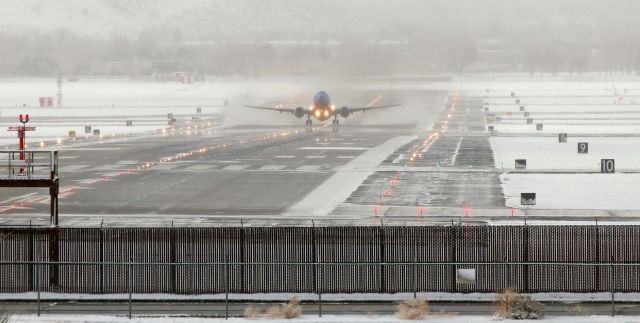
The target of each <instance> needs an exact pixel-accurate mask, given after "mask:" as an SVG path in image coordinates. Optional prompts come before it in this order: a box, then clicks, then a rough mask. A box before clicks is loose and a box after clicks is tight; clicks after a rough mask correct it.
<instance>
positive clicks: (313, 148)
mask: <svg viewBox="0 0 640 323" xmlns="http://www.w3.org/2000/svg"><path fill="white" fill-rule="evenodd" d="M298 149H300V150H369V148H367V147H300V148H298Z"/></svg>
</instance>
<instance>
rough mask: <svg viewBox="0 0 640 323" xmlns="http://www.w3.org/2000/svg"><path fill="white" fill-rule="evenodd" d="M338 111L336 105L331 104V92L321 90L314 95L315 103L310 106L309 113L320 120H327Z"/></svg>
mask: <svg viewBox="0 0 640 323" xmlns="http://www.w3.org/2000/svg"><path fill="white" fill-rule="evenodd" d="M335 113H336V107H335V106H333V105H332V104H331V99H330V98H329V94H327V92H325V91H320V92H318V93H316V94H315V95H314V96H313V104H311V106H310V107H309V115H310V116H312V117H314V118H316V119H318V120H319V121H325V120H328V119H329V118H331V117H332V116H333V115H334V114H335Z"/></svg>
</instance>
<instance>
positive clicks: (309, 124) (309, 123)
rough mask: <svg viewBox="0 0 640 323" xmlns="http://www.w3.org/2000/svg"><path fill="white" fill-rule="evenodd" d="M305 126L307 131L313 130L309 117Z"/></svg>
mask: <svg viewBox="0 0 640 323" xmlns="http://www.w3.org/2000/svg"><path fill="white" fill-rule="evenodd" d="M306 126H307V132H311V130H313V122H312V121H311V118H309V119H307V122H306Z"/></svg>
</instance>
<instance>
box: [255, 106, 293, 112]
mask: <svg viewBox="0 0 640 323" xmlns="http://www.w3.org/2000/svg"><path fill="white" fill-rule="evenodd" d="M244 106H245V107H247V108H253V109H260V110H270V111H278V112H289V113H293V111H294V109H290V108H276V107H260V106H254V105H246V104H245V105H244Z"/></svg>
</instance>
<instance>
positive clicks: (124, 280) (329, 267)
mask: <svg viewBox="0 0 640 323" xmlns="http://www.w3.org/2000/svg"><path fill="white" fill-rule="evenodd" d="M225 258H226V260H225V261H224V262H202V263H198V262H180V263H173V262H171V263H169V262H156V263H141V262H134V261H133V260H130V261H129V262H46V261H42V262H39V261H16V262H0V272H3V271H6V267H7V266H10V267H11V266H27V267H30V268H31V269H33V270H34V271H35V273H34V274H33V276H34V277H33V278H34V280H35V286H34V288H33V291H35V292H36V295H35V299H33V301H35V302H36V306H37V314H38V316H39V315H40V309H41V306H40V302H41V301H43V299H42V297H41V292H42V286H46V285H47V282H48V279H47V277H46V272H48V271H51V270H57V267H74V268H75V270H77V271H79V272H82V271H95V270H100V269H101V268H102V269H104V267H113V268H114V271H116V272H119V273H120V277H119V281H120V284H123V285H124V286H126V291H120V293H123V294H126V295H127V297H128V298H127V302H128V316H129V318H131V317H132V308H133V305H132V303H133V301H134V298H133V296H134V295H135V294H136V291H135V289H136V286H137V285H139V282H138V281H137V278H139V277H141V275H146V274H147V273H148V271H149V270H148V268H149V267H158V268H160V271H164V272H165V273H167V275H168V273H169V272H172V271H173V272H175V271H183V270H188V271H197V272H201V273H209V274H210V275H211V276H210V279H211V283H212V284H216V285H219V286H220V287H221V288H220V290H219V291H217V293H209V294H217V295H220V296H221V295H223V294H224V302H225V310H224V317H225V318H228V317H229V302H230V294H232V293H233V292H234V290H233V288H234V287H233V286H237V285H238V281H239V277H238V276H237V275H233V271H237V268H238V267H242V268H247V267H258V268H261V267H262V268H269V270H268V271H269V272H271V273H272V276H273V277H275V276H278V278H276V279H279V278H280V277H286V276H287V274H288V273H289V272H288V269H291V268H301V269H302V271H308V272H309V273H310V274H312V275H313V277H314V279H313V284H312V285H311V286H309V287H310V290H308V291H306V293H310V294H315V295H317V300H316V302H317V305H318V316H322V302H323V301H322V295H323V294H325V295H326V294H327V293H330V291H329V292H328V291H327V290H326V289H325V286H326V285H331V284H333V283H334V281H333V280H336V279H340V278H341V277H339V276H336V272H337V271H338V272H339V271H341V270H345V271H348V269H350V268H351V269H353V268H356V269H358V270H364V271H379V270H383V269H386V270H387V271H388V272H393V271H399V270H402V271H407V272H410V273H411V280H410V281H409V284H407V286H408V288H407V289H406V290H403V291H399V292H408V293H412V294H413V298H417V297H418V294H419V293H423V292H429V290H425V289H420V288H419V287H418V286H419V285H424V284H422V283H421V282H424V281H428V280H438V279H440V278H439V277H438V276H433V275H426V274H425V273H428V272H431V269H432V267H436V268H440V267H447V268H450V269H449V270H452V271H454V272H456V282H455V283H456V284H458V285H470V284H475V283H476V276H475V270H477V269H481V268H493V269H494V271H503V272H504V271H505V268H506V271H509V269H510V268H514V267H522V266H530V267H534V268H539V269H540V270H541V271H543V272H544V271H548V272H563V273H564V275H563V277H554V278H553V279H556V280H558V281H559V282H560V281H561V280H571V279H572V278H573V277H572V272H574V271H581V270H585V269H594V268H598V269H600V271H602V272H608V276H609V277H610V281H609V286H608V287H609V289H608V293H609V294H610V296H611V297H610V299H609V300H607V302H610V304H611V316H615V306H616V303H617V302H621V301H622V300H616V298H615V296H616V292H617V290H618V289H617V287H616V278H615V277H616V271H618V270H620V269H625V268H634V269H635V270H637V269H639V268H640V263H571V262H562V263H554V262H526V263H523V262H397V263H388V262H386V263H383V262H379V263H362V262H315V263H304V262H302V263H301V262H250V263H247V262H243V263H240V262H231V261H228V257H225ZM271 267H273V268H275V269H273V268H271ZM495 267H498V268H497V269H496V268H495ZM540 278H541V279H545V277H540ZM546 278H547V279H548V278H549V277H546ZM264 279H270V278H269V277H264ZM272 279H273V278H272ZM289 279H291V280H295V279H297V277H295V276H290V277H289ZM348 279H352V278H351V277H348ZM391 279H393V277H391ZM504 279H505V282H504V284H502V285H503V287H501V288H499V289H497V290H495V291H494V292H500V290H503V289H509V288H510V286H511V285H510V284H509V277H506V276H505V277H504ZM214 281H215V282H214ZM271 292H274V291H262V293H271ZM276 292H280V291H276ZM293 293H295V291H293ZM369 293H370V294H376V292H369ZM460 293H469V291H465V290H462V291H460ZM202 294H207V293H201V295H202ZM567 294H569V293H567ZM572 295H575V294H572ZM65 299H67V300H69V301H78V300H81V299H82V297H81V295H80V296H78V298H77V299H74V298H65ZM44 300H47V299H44ZM55 300H56V301H58V299H55ZM221 300H222V299H221V298H220V299H218V301H221ZM92 301H99V300H96V299H92ZM158 301H161V302H162V301H163V299H158ZM164 301H165V302H171V301H172V300H171V299H165V300H164ZM198 301H199V302H202V301H203V300H202V298H199V299H198ZM485 301H486V300H485ZM562 301H565V302H570V303H580V302H581V301H588V302H593V301H594V300H593V299H589V298H588V297H579V296H576V297H575V298H571V296H568V297H563V298H562ZM601 301H602V300H601Z"/></svg>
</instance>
